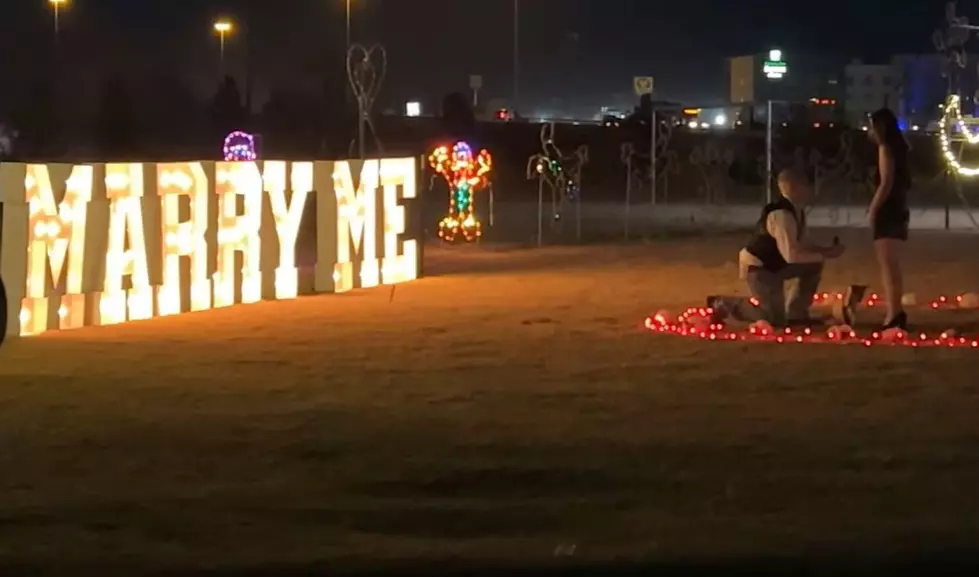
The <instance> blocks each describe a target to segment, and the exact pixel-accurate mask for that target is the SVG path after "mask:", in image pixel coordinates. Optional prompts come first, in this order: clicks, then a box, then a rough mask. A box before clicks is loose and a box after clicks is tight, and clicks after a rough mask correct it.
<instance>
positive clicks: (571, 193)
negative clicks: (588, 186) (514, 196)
mask: <svg viewBox="0 0 979 577" xmlns="http://www.w3.org/2000/svg"><path fill="white" fill-rule="evenodd" d="M540 141H541V150H542V152H540V153H538V154H535V155H534V156H531V157H530V159H529V160H528V162H527V179H528V180H531V179H535V178H536V179H540V180H541V181H542V182H544V183H545V184H546V186H547V187H548V188H549V189H550V191H551V207H552V212H553V217H554V220H560V219H561V213H562V212H563V208H564V203H565V202H567V201H570V202H573V201H576V200H578V196H579V194H580V192H581V188H580V187H581V169H582V167H583V166H584V165H585V164H587V163H588V147H587V146H585V145H582V146H579V147H578V148H577V149H575V151H574V154H572V155H571V156H565V155H564V154H563V153H562V152H561V149H560V148H558V147H557V144H556V143H555V142H554V123H550V124H545V125H544V126H543V127H541V133H540Z"/></svg>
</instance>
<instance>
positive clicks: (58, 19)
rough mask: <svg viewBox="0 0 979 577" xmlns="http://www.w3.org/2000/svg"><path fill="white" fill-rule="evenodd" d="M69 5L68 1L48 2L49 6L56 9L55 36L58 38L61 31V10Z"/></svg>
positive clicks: (51, 0)
mask: <svg viewBox="0 0 979 577" xmlns="http://www.w3.org/2000/svg"><path fill="white" fill-rule="evenodd" d="M67 3H68V0H48V4H50V5H51V8H53V9H54V35H55V38H57V37H58V33H59V32H60V31H61V8H62V7H64V6H65V4H67Z"/></svg>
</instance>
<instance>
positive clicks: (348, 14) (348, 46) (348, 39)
mask: <svg viewBox="0 0 979 577" xmlns="http://www.w3.org/2000/svg"><path fill="white" fill-rule="evenodd" d="M346 31H347V35H346V39H347V50H348V51H349V50H350V0H347V28H346Z"/></svg>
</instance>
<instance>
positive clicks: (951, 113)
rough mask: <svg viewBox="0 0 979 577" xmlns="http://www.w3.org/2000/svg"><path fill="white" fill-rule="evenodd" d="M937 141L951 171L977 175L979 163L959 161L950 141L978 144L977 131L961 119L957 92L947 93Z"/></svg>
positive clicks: (978, 133)
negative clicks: (969, 164) (967, 164)
mask: <svg viewBox="0 0 979 577" xmlns="http://www.w3.org/2000/svg"><path fill="white" fill-rule="evenodd" d="M938 141H939V144H940V146H941V150H942V155H943V156H944V157H945V163H946V164H947V165H948V166H949V168H951V169H952V171H953V172H955V173H956V174H959V175H962V176H976V175H979V165H973V166H966V165H963V164H962V163H961V162H960V161H959V154H958V151H953V150H952V143H953V142H955V141H958V142H960V143H961V145H962V146H975V145H976V144H979V132H973V131H972V128H971V127H970V126H969V125H967V124H966V123H965V122H964V121H963V120H962V111H961V104H960V99H959V96H958V95H957V94H951V95H949V97H948V99H947V100H946V101H945V107H944V111H943V114H942V118H941V120H940V121H939V123H938Z"/></svg>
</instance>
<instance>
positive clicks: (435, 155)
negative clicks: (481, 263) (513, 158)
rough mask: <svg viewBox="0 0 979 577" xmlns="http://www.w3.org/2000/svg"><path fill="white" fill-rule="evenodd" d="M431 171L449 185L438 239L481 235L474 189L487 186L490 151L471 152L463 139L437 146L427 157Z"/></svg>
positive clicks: (490, 168) (475, 237)
mask: <svg viewBox="0 0 979 577" xmlns="http://www.w3.org/2000/svg"><path fill="white" fill-rule="evenodd" d="M428 162H429V164H430V165H431V167H432V168H433V169H434V170H435V172H436V173H437V174H439V175H441V176H442V178H444V179H445V182H446V184H448V186H449V214H448V215H446V217H445V218H443V219H442V222H440V223H439V238H441V239H442V240H444V241H446V242H455V241H456V240H458V239H459V238H460V236H461V237H462V238H463V239H464V240H465V241H466V242H472V241H474V240H476V239H477V238H479V236H480V235H481V234H482V224H480V222H479V219H477V218H476V210H475V197H476V191H477V190H480V189H483V188H486V187H487V186H489V174H490V171H491V170H492V169H493V160H492V157H491V156H490V153H489V152H487V151H486V150H480V151H479V154H477V155H474V154H473V150H472V147H470V146H469V144H468V143H466V142H457V143H455V145H453V146H452V148H451V149H449V147H448V146H439V147H438V148H436V149H435V150H434V151H433V152H432V154H431V155H430V156H429V158H428Z"/></svg>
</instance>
